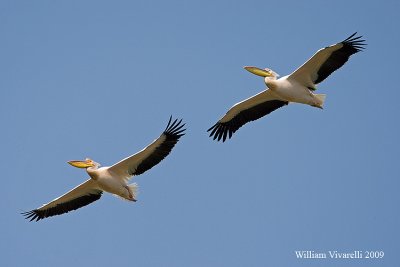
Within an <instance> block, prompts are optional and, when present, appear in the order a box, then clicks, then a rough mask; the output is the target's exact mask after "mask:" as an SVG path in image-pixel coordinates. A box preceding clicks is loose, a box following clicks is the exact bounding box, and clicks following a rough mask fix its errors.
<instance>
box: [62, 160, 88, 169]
mask: <svg viewBox="0 0 400 267" xmlns="http://www.w3.org/2000/svg"><path fill="white" fill-rule="evenodd" d="M67 162H68V163H69V164H70V165H72V166H74V167H76V168H88V167H93V166H94V164H93V161H91V160H70V161H67Z"/></svg>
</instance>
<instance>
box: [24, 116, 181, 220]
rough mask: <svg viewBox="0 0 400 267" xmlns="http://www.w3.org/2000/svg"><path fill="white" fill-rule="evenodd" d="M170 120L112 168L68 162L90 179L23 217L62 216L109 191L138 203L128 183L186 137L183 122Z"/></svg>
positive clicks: (133, 190)
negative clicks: (154, 137)
mask: <svg viewBox="0 0 400 267" xmlns="http://www.w3.org/2000/svg"><path fill="white" fill-rule="evenodd" d="M171 120H172V117H170V119H169V122H168V125H167V127H166V128H165V130H164V132H163V133H162V134H161V135H160V137H158V138H157V139H156V140H154V141H153V142H152V143H151V144H150V145H148V146H147V147H146V148H144V149H143V150H141V151H139V152H138V153H136V154H134V155H132V156H129V157H127V158H125V159H123V160H121V161H120V162H118V163H116V164H114V165H112V166H111V167H101V168H100V164H99V163H97V162H94V161H93V160H91V159H86V160H83V161H81V160H71V161H68V163H69V164H71V165H72V166H74V167H77V168H84V169H86V172H87V173H88V174H89V176H90V178H89V179H88V180H87V181H86V182H84V183H82V184H80V185H78V186H77V187H75V188H74V189H72V190H71V191H69V192H67V193H66V194H64V195H62V196H60V197H58V198H56V199H54V200H53V201H50V202H49V203H47V204H44V205H43V206H41V207H39V208H37V209H34V210H31V211H28V212H23V213H22V214H23V215H24V216H25V218H26V219H29V220H30V221H33V220H36V221H39V220H41V219H44V218H47V217H51V216H54V215H60V214H63V213H67V212H70V211H72V210H76V209H79V208H81V207H83V206H86V205H88V204H90V203H92V202H94V201H96V200H98V199H100V197H101V195H102V194H103V192H108V193H111V194H114V195H116V196H119V197H121V198H123V199H126V200H129V201H136V190H137V185H136V183H133V184H128V182H129V179H130V178H132V176H134V175H139V174H142V173H144V172H145V171H147V170H149V169H151V168H152V167H153V166H155V165H157V164H158V163H159V162H160V161H162V160H163V159H164V158H165V157H166V156H167V155H168V154H169V153H170V152H171V150H172V149H173V147H174V146H175V144H176V143H177V142H178V141H179V138H180V137H181V136H183V135H185V133H184V131H185V130H186V129H183V126H184V125H185V124H181V122H182V120H179V121H178V120H177V119H175V120H174V121H173V122H172V123H171Z"/></svg>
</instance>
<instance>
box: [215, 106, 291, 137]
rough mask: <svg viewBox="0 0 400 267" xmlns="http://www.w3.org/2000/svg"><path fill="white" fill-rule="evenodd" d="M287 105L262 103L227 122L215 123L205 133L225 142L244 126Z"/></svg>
mask: <svg viewBox="0 0 400 267" xmlns="http://www.w3.org/2000/svg"><path fill="white" fill-rule="evenodd" d="M287 104H289V102H287V101H281V100H271V101H267V102H264V103H260V104H258V105H256V106H254V107H251V108H249V109H246V110H243V111H241V112H239V113H238V114H237V115H236V116H235V117H233V118H232V119H231V120H230V121H227V122H217V123H216V124H214V125H213V126H212V127H211V128H210V129H208V130H207V132H210V131H211V133H210V137H213V139H214V140H217V141H220V140H221V139H222V142H225V140H226V139H227V138H229V139H230V138H231V137H232V135H233V134H234V133H235V132H236V131H237V130H238V129H239V128H240V127H242V126H243V125H244V124H246V123H248V122H250V121H255V120H258V119H259V118H261V117H264V116H265V115H268V114H269V113H271V112H272V111H274V110H276V109H278V108H280V107H283V106H285V105H287Z"/></svg>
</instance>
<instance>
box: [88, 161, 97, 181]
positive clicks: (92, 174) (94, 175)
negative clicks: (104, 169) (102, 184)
mask: <svg viewBox="0 0 400 267" xmlns="http://www.w3.org/2000/svg"><path fill="white" fill-rule="evenodd" d="M98 169H99V166H98V165H97V164H96V165H95V166H93V167H88V168H86V172H87V173H88V174H89V176H90V177H91V178H92V179H93V180H97V178H99V173H98V171H97V170H98Z"/></svg>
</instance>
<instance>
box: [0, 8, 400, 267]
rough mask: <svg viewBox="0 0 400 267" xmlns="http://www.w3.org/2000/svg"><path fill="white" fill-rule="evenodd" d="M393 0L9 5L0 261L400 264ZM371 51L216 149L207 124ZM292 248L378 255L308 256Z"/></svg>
mask: <svg viewBox="0 0 400 267" xmlns="http://www.w3.org/2000/svg"><path fill="white" fill-rule="evenodd" d="M399 11H400V4H399V2H398V1H384V2H379V1H348V0H346V1H342V0H338V1H331V2H327V1H275V2H271V1H215V0H213V1H174V0H171V1H0V34H1V42H0V47H1V49H0V72H1V79H0V88H1V93H2V96H1V98H0V99H1V100H0V101H1V105H0V120H1V124H2V127H1V131H0V136H1V148H2V149H1V154H0V162H1V168H2V175H1V181H2V186H1V187H0V195H1V201H0V209H1V211H2V218H1V220H0V236H1V238H0V251H1V256H0V265H1V266H60V267H61V266H99V267H100V266H121V265H125V266H144V267H145V266H185V267H186V266H230V267H233V266H322V265H323V266H395V265H396V264H398V262H399V256H398V250H399V248H400V247H399V242H398V239H399V225H400V215H399V212H398V205H399V202H400V196H399V194H398V190H399V186H400V182H399V179H400V177H399V170H398V168H399V163H400V162H399V149H400V146H399V143H398V138H399V136H400V129H399V108H398V107H399V98H400V88H399V85H398V77H399V74H398V70H399V60H400V56H399V52H398V51H399V50H398V45H399V41H400V34H399V31H398V25H399V23H400V19H399V16H398V14H399ZM355 31H358V32H359V33H360V34H362V35H364V38H365V39H366V40H367V43H368V47H367V49H366V50H365V52H363V53H359V54H357V55H355V56H353V57H352V58H351V60H350V61H349V62H348V63H347V64H346V65H345V66H344V67H343V68H342V69H340V70H339V71H337V72H336V73H334V74H333V75H332V76H331V77H329V79H327V80H326V81H325V82H323V83H322V84H320V85H319V90H318V92H319V93H326V94H327V100H326V105H325V109H324V110H319V109H316V108H312V107H308V106H304V105H298V104H292V105H289V106H288V107H286V108H282V109H280V110H278V111H276V112H274V113H272V114H271V115H270V116H268V117H265V118H263V119H261V120H258V121H256V122H253V123H250V124H248V125H246V127H244V128H241V129H240V130H239V131H238V132H237V133H236V134H235V135H234V137H233V139H231V140H230V141H228V142H226V143H224V144H222V143H217V142H214V141H213V140H212V139H210V138H208V134H207V133H206V130H207V129H208V128H209V127H210V126H212V125H213V124H214V123H215V122H216V121H217V120H218V119H219V118H220V117H221V116H222V115H223V114H224V113H225V112H226V111H227V109H228V108H229V107H230V106H232V105H233V104H234V103H236V102H238V101H240V100H242V99H244V98H247V97H249V96H251V95H254V94H255V93H257V92H259V91H261V90H263V89H264V84H263V81H262V79H261V78H260V77H257V76H254V75H251V74H250V73H248V72H247V71H245V70H244V69H243V68H242V67H243V66H245V65H254V66H258V67H262V68H264V67H270V68H272V69H273V70H275V71H276V72H278V73H279V74H281V75H286V74H289V73H291V72H292V71H293V70H294V69H296V68H297V67H298V66H299V65H301V64H302V63H303V62H305V61H306V60H307V59H308V58H309V57H310V56H311V55H313V54H314V53H315V52H316V50H318V49H319V48H321V47H324V46H327V45H331V44H333V43H336V42H339V41H342V40H343V39H345V38H346V37H348V36H349V35H350V34H352V33H353V32H355ZM170 115H173V116H174V117H181V118H183V119H184V121H185V122H186V123H187V129H188V130H187V135H186V136H184V138H182V140H181V142H180V143H179V144H178V145H177V146H176V148H175V149H174V150H173V152H172V153H171V155H170V156H169V157H168V158H167V159H166V160H164V161H163V162H162V163H161V164H159V165H158V166H156V167H155V168H153V169H151V170H150V171H148V172H147V173H145V174H143V175H141V176H139V177H137V178H135V179H134V181H135V182H137V183H138V184H139V186H140V194H139V197H138V202H137V203H130V202H126V201H121V200H120V199H118V198H115V197H113V196H111V195H108V194H106V195H104V196H103V197H102V199H101V200H100V201H97V202H95V203H94V204H92V205H90V206H87V207H84V208H82V209H80V210H77V211H75V212H71V213H69V214H66V215H63V216H57V217H53V218H50V219H46V220H43V221H41V222H38V223H30V222H28V221H26V220H24V218H23V217H22V216H21V215H20V214H19V213H20V212H22V211H27V210H31V209H34V208H37V207H39V206H40V205H42V204H43V203H46V202H48V201H50V200H52V199H54V198H55V197H57V196H59V195H61V194H63V193H65V192H66V191H68V190H70V189H71V188H72V187H74V186H76V185H77V184H79V183H81V182H82V181H84V180H85V179H86V178H87V175H86V173H85V172H84V171H83V170H80V169H76V168H72V167H71V166H69V165H68V164H67V163H66V161H68V160H72V159H84V158H85V157H91V158H93V159H94V160H96V161H98V162H100V163H101V164H102V165H103V166H108V165H111V164H113V163H115V162H116V161H118V160H120V159H121V158H123V157H126V156H128V155H131V154H133V153H135V152H137V151H138V150H140V149H142V148H143V147H145V146H146V145H148V144H149V143H150V142H151V141H152V140H154V139H155V138H157V137H158V136H159V134H160V133H161V131H162V130H163V129H164V128H165V126H166V123H167V121H168V118H169V116H170ZM295 250H314V251H316V252H327V251H329V250H338V251H340V252H352V251H354V250H362V251H366V250H368V251H369V250H374V251H375V250H376V251H384V252H385V256H384V258H383V259H380V260H377V259H375V260H367V259H361V260H304V259H303V260H300V259H296V256H295V252H294V251H295Z"/></svg>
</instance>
